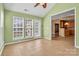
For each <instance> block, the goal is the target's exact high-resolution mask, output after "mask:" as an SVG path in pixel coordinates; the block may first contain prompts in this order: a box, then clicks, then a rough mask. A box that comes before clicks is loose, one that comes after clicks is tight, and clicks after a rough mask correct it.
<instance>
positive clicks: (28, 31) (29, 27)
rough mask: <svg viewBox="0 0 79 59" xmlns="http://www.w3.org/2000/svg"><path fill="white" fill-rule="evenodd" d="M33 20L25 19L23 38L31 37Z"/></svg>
mask: <svg viewBox="0 0 79 59" xmlns="http://www.w3.org/2000/svg"><path fill="white" fill-rule="evenodd" d="M32 25H33V21H32V20H30V19H29V20H25V23H24V27H25V32H24V33H25V38H32V36H33V26H32Z"/></svg>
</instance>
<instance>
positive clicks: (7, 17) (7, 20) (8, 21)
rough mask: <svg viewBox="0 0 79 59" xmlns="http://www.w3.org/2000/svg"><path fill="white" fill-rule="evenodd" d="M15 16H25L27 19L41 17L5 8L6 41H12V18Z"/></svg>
mask: <svg viewBox="0 0 79 59" xmlns="http://www.w3.org/2000/svg"><path fill="white" fill-rule="evenodd" d="M13 16H20V17H24V18H25V19H27V18H30V19H41V20H42V18H40V17H37V16H32V15H27V14H24V13H19V12H14V11H9V10H5V42H12V41H13V38H12V21H13V20H12V18H13Z"/></svg>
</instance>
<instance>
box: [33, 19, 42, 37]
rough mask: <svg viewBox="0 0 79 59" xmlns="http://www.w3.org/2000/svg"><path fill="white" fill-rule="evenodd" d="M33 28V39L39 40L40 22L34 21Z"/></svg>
mask: <svg viewBox="0 0 79 59" xmlns="http://www.w3.org/2000/svg"><path fill="white" fill-rule="evenodd" d="M33 26H34V27H33V28H34V29H33V34H34V35H33V36H34V38H41V20H34V24H33Z"/></svg>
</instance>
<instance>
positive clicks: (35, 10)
mask: <svg viewBox="0 0 79 59" xmlns="http://www.w3.org/2000/svg"><path fill="white" fill-rule="evenodd" d="M35 4H36V3H5V4H4V6H5V9H8V10H11V11H16V12H22V13H26V14H27V13H28V14H31V15H35V16H39V17H43V16H45V14H46V13H48V11H50V9H51V8H52V7H53V6H54V4H53V3H47V8H43V7H42V6H40V5H39V6H37V7H34V5H35ZM24 9H27V10H28V11H27V12H26V11H24Z"/></svg>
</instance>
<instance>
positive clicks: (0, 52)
mask: <svg viewBox="0 0 79 59" xmlns="http://www.w3.org/2000/svg"><path fill="white" fill-rule="evenodd" d="M4 47H5V45H4V44H3V46H2V47H1V50H0V56H1V55H2V52H3V50H4Z"/></svg>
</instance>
